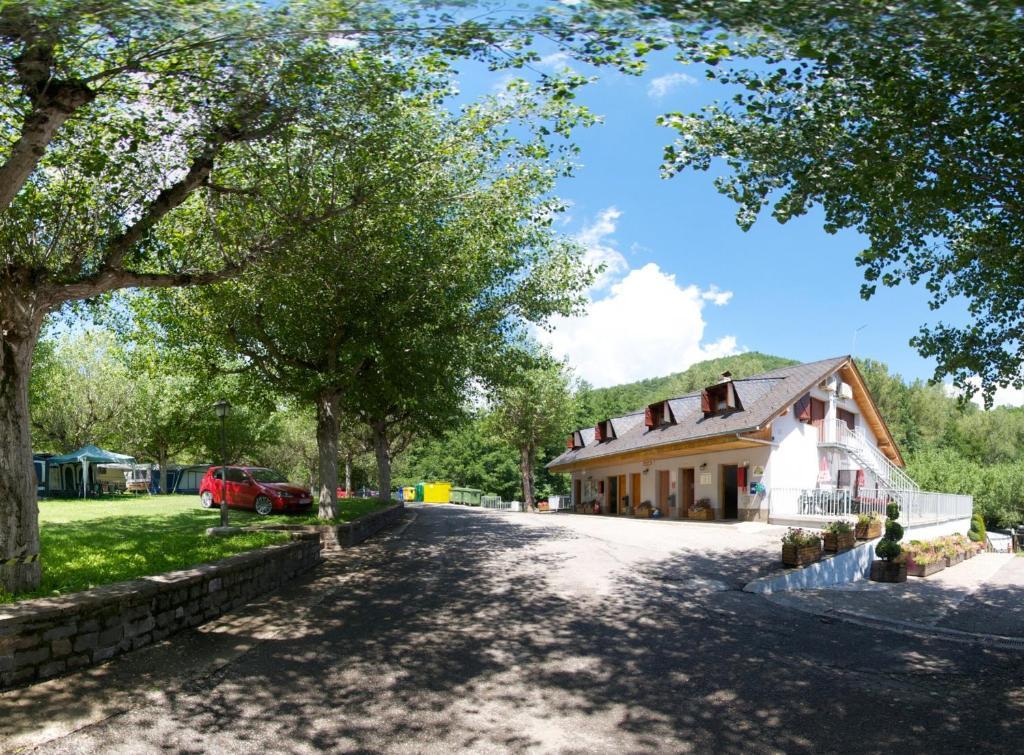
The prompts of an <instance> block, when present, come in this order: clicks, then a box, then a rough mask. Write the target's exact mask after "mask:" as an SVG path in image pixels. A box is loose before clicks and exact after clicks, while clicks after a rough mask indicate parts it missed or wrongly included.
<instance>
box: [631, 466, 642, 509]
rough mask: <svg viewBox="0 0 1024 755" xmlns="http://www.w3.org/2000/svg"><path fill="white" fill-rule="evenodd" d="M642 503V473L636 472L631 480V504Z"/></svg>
mask: <svg viewBox="0 0 1024 755" xmlns="http://www.w3.org/2000/svg"><path fill="white" fill-rule="evenodd" d="M638 503H640V475H639V474H634V475H633V476H632V477H631V478H630V480H629V505H630V506H636V505H637V504H638Z"/></svg>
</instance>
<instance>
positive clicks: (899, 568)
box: [871, 561, 907, 582]
mask: <svg viewBox="0 0 1024 755" xmlns="http://www.w3.org/2000/svg"><path fill="white" fill-rule="evenodd" d="M871 581H872V582H906V581H907V564H906V562H903V563H894V562H892V561H872V562H871Z"/></svg>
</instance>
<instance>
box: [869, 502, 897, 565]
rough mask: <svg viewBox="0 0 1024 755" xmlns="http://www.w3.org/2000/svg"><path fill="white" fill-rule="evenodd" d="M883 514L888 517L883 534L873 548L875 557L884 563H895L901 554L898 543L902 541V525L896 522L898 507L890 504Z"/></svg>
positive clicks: (892, 503)
mask: <svg viewBox="0 0 1024 755" xmlns="http://www.w3.org/2000/svg"><path fill="white" fill-rule="evenodd" d="M885 513H886V515H887V516H888V519H886V520H885V534H884V535H882V539H881V540H879V541H878V545H876V546H875V555H877V556H878V557H879V558H881V559H884V560H885V561H895V560H896V559H897V558H899V555H900V553H902V552H903V549H902V548H901V547H900V542H899V541H900V540H902V539H903V525H901V524H900V523H899V522H897V521H896V520H897V519H899V516H900V507H899V506H898V505H897V504H896V503H894V502H890V503H889V504H888V505H887V506H886V507H885Z"/></svg>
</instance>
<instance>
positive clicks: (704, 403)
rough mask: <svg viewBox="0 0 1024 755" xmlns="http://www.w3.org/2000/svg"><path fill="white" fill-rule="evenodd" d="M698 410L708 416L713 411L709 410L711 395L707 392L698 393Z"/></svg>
mask: <svg viewBox="0 0 1024 755" xmlns="http://www.w3.org/2000/svg"><path fill="white" fill-rule="evenodd" d="M700 410H701V411H702V412H704V413H705V414H710V413H711V412H712V411H713V410H712V408H711V395H710V394H709V393H708V392H707V391H701V392H700Z"/></svg>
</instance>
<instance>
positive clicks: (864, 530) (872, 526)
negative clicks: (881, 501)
mask: <svg viewBox="0 0 1024 755" xmlns="http://www.w3.org/2000/svg"><path fill="white" fill-rule="evenodd" d="M854 533H855V534H856V536H857V539H858V540H874V539H875V538H876V537H881V536H882V521H881V520H880V519H875V520H874V521H872V522H870V523H868V524H860V523H858V524H857V525H855V527H854Z"/></svg>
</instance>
